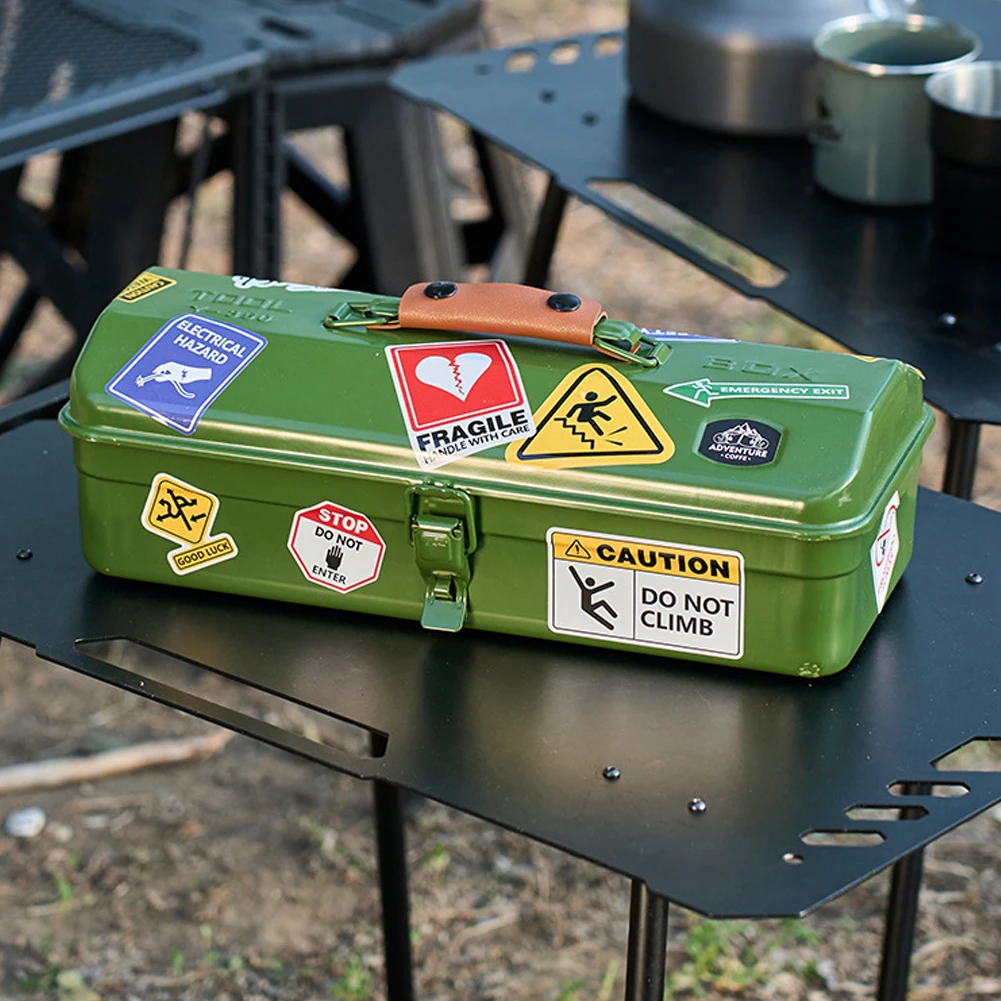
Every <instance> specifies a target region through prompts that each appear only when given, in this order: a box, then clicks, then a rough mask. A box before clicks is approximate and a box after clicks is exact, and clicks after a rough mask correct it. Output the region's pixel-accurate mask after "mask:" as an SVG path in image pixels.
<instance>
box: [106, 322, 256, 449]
mask: <svg viewBox="0 0 1001 1001" xmlns="http://www.w3.org/2000/svg"><path fill="white" fill-rule="evenodd" d="M267 343H268V342H267V341H266V340H265V339H264V338H263V337H261V336H260V335H259V334H254V333H251V332H250V331H249V330H244V329H242V328H241V327H234V326H233V325H232V324H229V323H222V322H220V321H219V320H210V319H209V318H208V317H205V316H199V315H198V314H197V313H185V314H183V315H182V316H175V317H174V318H173V319H172V320H168V321H167V323H165V324H164V325H163V326H162V327H161V328H160V329H159V330H158V331H157V332H156V333H155V334H154V335H153V336H152V337H151V338H150V339H149V340H148V341H147V342H146V344H145V345H143V348H142V350H141V351H139V353H138V354H136V355H134V356H133V357H132V358H131V359H130V360H129V361H128V363H127V364H126V365H125V367H124V368H123V369H122V370H121V371H120V372H119V373H118V375H116V376H115V377H114V379H112V380H111V382H109V383H108V385H107V386H106V387H105V391H106V392H108V393H110V394H111V395H112V396H115V397H117V398H118V399H119V400H123V401H124V402H125V403H127V404H129V406H131V407H135V409H136V410H141V411H142V412H143V413H144V414H148V415H149V416H150V417H152V418H153V419H154V420H157V421H159V422H160V423H161V424H166V425H167V426H168V427H172V428H174V429H175V430H177V431H180V432H182V433H183V434H193V433H194V431H195V428H197V427H198V422H199V421H200V420H201V417H202V414H204V413H205V411H206V409H207V408H208V406H209V404H210V403H211V402H212V401H213V400H214V399H215V398H216V397H217V396H218V395H219V394H220V393H221V392H222V391H223V390H224V389H225V388H226V387H227V386H228V385H229V384H230V383H231V382H232V381H233V380H234V379H235V378H236V377H237V376H238V375H239V374H240V373H241V372H242V371H243V370H244V369H245V368H246V367H247V366H248V365H249V364H250V363H251V361H252V360H253V359H254V357H255V356H256V355H257V354H258V353H259V352H260V351H261V350H262V349H263V348H264V346H265V345H266V344H267Z"/></svg>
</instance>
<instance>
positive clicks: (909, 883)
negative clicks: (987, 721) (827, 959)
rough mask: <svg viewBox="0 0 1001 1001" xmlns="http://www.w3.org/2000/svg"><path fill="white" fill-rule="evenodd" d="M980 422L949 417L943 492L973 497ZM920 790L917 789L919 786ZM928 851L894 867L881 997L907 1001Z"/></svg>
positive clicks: (905, 859)
mask: <svg viewBox="0 0 1001 1001" xmlns="http://www.w3.org/2000/svg"><path fill="white" fill-rule="evenodd" d="M979 446H980V425H979V424H974V423H972V422H971V421H957V420H955V419H954V418H951V417H950V418H949V451H948V455H947V457H946V463H945V477H944V480H943V483H942V492H943V493H947V494H952V495H953V496H954V497H962V498H963V499H964V500H969V499H970V497H971V496H972V494H973V480H974V477H975V475H976V471H977V450H978V448H979ZM915 791H916V790H915ZM923 866H924V851H923V850H922V849H919V850H918V851H916V852H911V854H910V855H906V856H904V858H902V859H901V860H900V861H899V862H897V864H896V865H895V866H894V867H893V876H892V880H891V883H890V899H889V902H888V904H887V908H886V930H885V932H884V934H883V959H882V963H881V965H880V970H879V989H878V991H877V993H876V997H877V999H878V1001H903V999H904V998H906V997H907V982H908V978H909V977H910V971H911V952H912V951H913V949H914V931H915V928H916V927H917V919H918V896H919V895H920V893H921V871H922V868H923Z"/></svg>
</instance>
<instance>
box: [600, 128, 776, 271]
mask: <svg viewBox="0 0 1001 1001" xmlns="http://www.w3.org/2000/svg"><path fill="white" fill-rule="evenodd" d="M587 124H590V123H587ZM587 186H588V187H589V188H590V189H591V190H592V191H593V192H594V193H595V194H597V195H600V196H601V197H602V198H604V199H605V200H606V201H609V202H611V203H612V204H613V205H615V206H616V207H617V208H620V209H624V210H625V211H626V212H628V213H629V214H630V215H632V216H634V217H635V218H636V219H638V220H639V221H640V222H642V223H645V224H646V225H647V226H652V227H653V228H654V229H658V230H660V231H661V232H662V233H665V234H667V235H668V236H671V237H673V238H674V239H675V240H678V241H680V242H681V243H683V244H684V245H685V246H686V247H690V248H691V249H692V250H694V251H695V252H696V253H698V254H700V255H701V256H702V257H704V258H705V259H706V260H709V261H712V262H713V263H714V264H719V265H722V266H723V267H725V268H728V269H729V270H730V271H733V272H735V273H736V274H738V275H740V276H741V277H742V278H744V279H745V280H746V281H748V282H750V283H751V284H752V285H753V286H754V287H755V288H776V287H777V286H779V285H781V284H782V283H783V282H784V281H785V280H786V278H788V277H789V272H788V271H784V270H783V269H782V268H780V267H779V266H778V265H777V264H773V263H772V262H771V261H769V260H767V259H766V258H764V257H761V256H759V255H758V254H756V253H755V252H754V251H753V250H750V249H748V248H747V247H745V246H743V245H742V244H739V243H737V242H736V241H735V240H731V239H730V238H729V237H727V236H723V234H722V233H719V232H717V231H716V230H714V229H711V228H710V227H708V226H706V225H704V224H703V223H701V222H699V220H698V219H695V218H693V217H692V216H690V215H687V214H686V213H684V212H682V211H681V210H680V209H677V208H675V207H674V206H673V205H671V204H669V203H668V202H665V201H664V200H663V199H662V198H658V197H657V196H656V195H652V194H651V193H650V192H649V191H646V190H645V189H644V188H641V187H640V186H639V185H638V184H634V183H633V182H632V181H603V180H599V179H593V180H590V181H588V182H587Z"/></svg>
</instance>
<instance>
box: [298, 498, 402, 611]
mask: <svg viewBox="0 0 1001 1001" xmlns="http://www.w3.org/2000/svg"><path fill="white" fill-rule="evenodd" d="M288 548H289V552H290V553H291V554H292V555H293V556H294V557H295V561H296V563H298V564H299V569H300V570H301V571H302V573H303V576H304V577H305V578H306V580H310V581H312V582H313V583H314V584H319V585H321V586H322V587H329V588H330V589H331V590H334V591H340V593H341V594H347V593H348V591H353V590H354V589H355V588H356V587H364V586H365V585H366V584H371V583H372V581H374V580H375V579H376V578H377V577H378V576H379V570H380V568H381V567H382V557H383V554H384V553H385V551H386V543H385V542H383V541H382V536H381V535H379V533H378V532H377V531H376V530H375V526H374V525H373V524H372V522H371V521H369V519H368V517H367V516H366V515H364V514H359V513H358V512H357V511H351V510H349V509H348V508H346V507H341V506H340V504H334V503H333V502H332V501H321V502H320V503H319V504H314V505H313V506H312V507H306V508H303V509H302V510H301V511H296V513H295V517H294V518H293V519H292V531H291V532H289V537H288Z"/></svg>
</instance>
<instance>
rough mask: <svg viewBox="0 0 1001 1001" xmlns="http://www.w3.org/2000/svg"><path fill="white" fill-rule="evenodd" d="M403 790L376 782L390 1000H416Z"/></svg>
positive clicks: (381, 890) (380, 870)
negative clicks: (411, 954)
mask: <svg viewBox="0 0 1001 1001" xmlns="http://www.w3.org/2000/svg"><path fill="white" fill-rule="evenodd" d="M402 799H403V797H402V793H401V792H400V790H399V789H397V788H396V786H392V785H390V784H389V783H388V782H380V781H379V780H376V781H375V782H374V783H373V800H374V806H375V838H376V845H377V848H378V856H379V893H380V896H381V899H382V935H383V953H384V955H385V959H386V996H387V998H388V999H389V1001H413V998H414V978H413V964H412V962H411V958H410V894H409V890H408V886H407V846H406V836H405V833H404V830H403V803H402Z"/></svg>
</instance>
